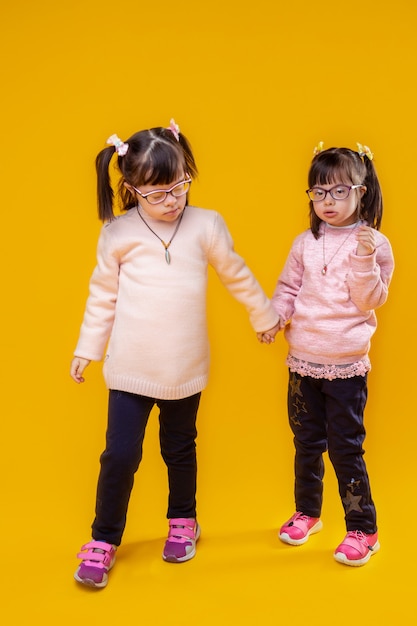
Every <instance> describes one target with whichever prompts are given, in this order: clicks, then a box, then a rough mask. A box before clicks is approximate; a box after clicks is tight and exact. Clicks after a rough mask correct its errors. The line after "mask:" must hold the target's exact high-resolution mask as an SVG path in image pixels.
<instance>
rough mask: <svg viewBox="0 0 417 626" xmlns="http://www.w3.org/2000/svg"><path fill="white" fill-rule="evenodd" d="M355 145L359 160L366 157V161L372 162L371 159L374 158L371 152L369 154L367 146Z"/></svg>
mask: <svg viewBox="0 0 417 626" xmlns="http://www.w3.org/2000/svg"><path fill="white" fill-rule="evenodd" d="M356 145H357V146H358V154H359V156H360V157H361V159H362V158H363V157H364V156H367V157H368V159H369V160H370V161H372V159H373V158H374V154H373V152H371V150H370V148H368V146H363V145H362V144H361V143H356Z"/></svg>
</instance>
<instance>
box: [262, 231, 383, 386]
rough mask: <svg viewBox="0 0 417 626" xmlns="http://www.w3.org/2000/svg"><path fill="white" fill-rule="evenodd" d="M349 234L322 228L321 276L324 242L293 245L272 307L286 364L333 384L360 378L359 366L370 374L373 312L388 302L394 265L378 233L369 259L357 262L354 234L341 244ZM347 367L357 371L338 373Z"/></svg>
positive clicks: (304, 240) (307, 235)
mask: <svg viewBox="0 0 417 626" xmlns="http://www.w3.org/2000/svg"><path fill="white" fill-rule="evenodd" d="M349 228H351V227H346V228H332V227H329V226H327V228H326V237H325V261H326V263H327V264H328V268H327V272H326V274H323V273H322V269H323V265H324V264H325V261H324V254H323V237H322V236H320V238H319V239H317V240H316V239H315V238H314V236H313V234H312V233H311V231H310V230H307V231H305V232H303V233H302V234H301V235H299V236H298V237H297V238H296V239H295V241H294V243H293V245H292V248H291V250H290V253H289V256H288V258H287V261H286V264H285V266H284V269H283V271H282V273H281V275H280V277H279V279H278V282H277V286H276V289H275V292H274V295H273V297H272V304H273V306H274V308H275V310H276V312H277V313H278V314H279V315H280V317H281V318H282V320H283V321H284V322H286V323H287V325H286V327H285V331H284V333H285V338H286V340H287V342H288V347H289V358H288V364H289V365H290V366H291V369H293V370H294V371H298V372H299V373H300V374H307V375H313V376H315V377H327V378H335V377H336V376H338V374H337V372H338V371H343V370H344V374H342V376H341V377H342V378H344V377H347V376H349V375H355V374H357V373H363V370H362V371H361V365H358V364H365V370H366V369H369V367H367V366H366V364H367V363H369V361H368V352H369V348H370V340H371V336H372V335H373V333H374V332H375V329H376V316H375V312H374V309H376V308H377V307H379V306H381V305H382V304H384V302H385V300H386V299H387V295H388V286H389V283H390V280H391V276H392V272H393V269H394V260H393V255H392V250H391V245H390V243H389V241H388V239H387V238H386V237H385V236H384V235H383V234H382V233H380V232H378V231H375V236H376V242H377V243H376V250H375V251H374V253H373V254H371V255H369V256H357V255H356V254H355V251H356V247H357V242H356V239H355V235H354V233H353V234H352V236H351V237H349V239H346V237H347V235H348V233H349ZM322 230H323V224H322ZM322 230H321V232H322ZM340 246H341V247H340ZM349 364H356V366H355V367H351V368H349V367H348V368H343V367H342V368H340V366H343V365H349ZM320 365H324V366H326V367H322V368H320ZM317 366H319V367H317ZM332 366H335V367H332Z"/></svg>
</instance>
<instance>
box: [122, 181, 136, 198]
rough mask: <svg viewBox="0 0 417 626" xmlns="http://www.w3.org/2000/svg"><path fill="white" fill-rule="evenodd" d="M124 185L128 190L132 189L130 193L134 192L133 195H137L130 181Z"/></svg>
mask: <svg viewBox="0 0 417 626" xmlns="http://www.w3.org/2000/svg"><path fill="white" fill-rule="evenodd" d="M123 187H126V189H127V190H128V191H130V193H131V194H132V196H136V192H135V190H134V189H133V187H132V185H129V183H127V182H126V181H124V182H123Z"/></svg>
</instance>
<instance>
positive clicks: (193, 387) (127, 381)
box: [104, 374, 208, 400]
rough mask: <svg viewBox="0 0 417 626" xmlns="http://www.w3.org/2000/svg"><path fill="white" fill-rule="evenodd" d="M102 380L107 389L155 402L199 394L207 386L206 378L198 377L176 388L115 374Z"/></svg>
mask: <svg viewBox="0 0 417 626" xmlns="http://www.w3.org/2000/svg"><path fill="white" fill-rule="evenodd" d="M104 380H105V382H106V386H107V388H108V389H112V390H117V391H126V392H127V393H134V394H136V395H139V396H146V397H148V398H155V399H157V400H181V399H182V398H188V397H190V396H194V395H195V394H196V393H200V391H202V390H203V389H204V388H205V387H206V385H207V382H208V376H207V375H205V376H199V377H198V378H195V379H194V380H191V381H189V382H187V383H183V384H181V385H178V386H176V387H168V386H165V385H161V384H160V383H154V382H152V381H144V380H138V379H137V378H132V377H131V376H126V375H117V374H110V375H105V376H104Z"/></svg>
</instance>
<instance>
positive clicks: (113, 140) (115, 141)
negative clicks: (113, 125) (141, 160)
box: [107, 135, 129, 156]
mask: <svg viewBox="0 0 417 626" xmlns="http://www.w3.org/2000/svg"><path fill="white" fill-rule="evenodd" d="M107 143H109V144H112V145H113V146H114V147H115V150H116V152H117V154H118V155H119V156H124V155H125V154H126V152H127V151H128V148H129V144H128V143H124V142H123V141H122V140H121V139H120V138H119V137H118V136H117V135H112V136H111V137H109V138H108V139H107Z"/></svg>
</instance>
